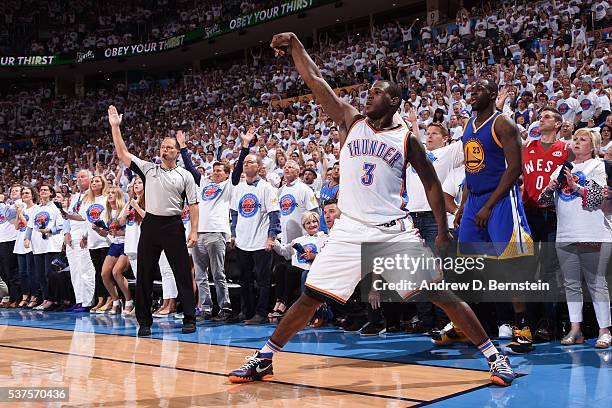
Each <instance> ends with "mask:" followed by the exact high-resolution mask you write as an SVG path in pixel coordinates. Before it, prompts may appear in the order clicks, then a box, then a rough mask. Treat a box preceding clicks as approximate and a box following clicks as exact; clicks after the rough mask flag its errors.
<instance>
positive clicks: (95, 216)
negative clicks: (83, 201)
mask: <svg viewBox="0 0 612 408" xmlns="http://www.w3.org/2000/svg"><path fill="white" fill-rule="evenodd" d="M103 211H104V207H102V205H100V204H93V205H91V206H89V208H88V209H87V211H86V213H87V221H89V222H91V223H92V224H93V223H94V222H96V221H98V220H100V217H101V216H102V212H103Z"/></svg>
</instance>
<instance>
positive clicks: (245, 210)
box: [238, 194, 259, 218]
mask: <svg viewBox="0 0 612 408" xmlns="http://www.w3.org/2000/svg"><path fill="white" fill-rule="evenodd" d="M258 209H259V199H258V198H257V196H256V195H255V194H245V195H243V196H242V198H241V199H240V201H239V202H238V212H239V213H240V215H242V216H243V217H244V218H251V217H252V216H254V215H255V214H257V210H258Z"/></svg>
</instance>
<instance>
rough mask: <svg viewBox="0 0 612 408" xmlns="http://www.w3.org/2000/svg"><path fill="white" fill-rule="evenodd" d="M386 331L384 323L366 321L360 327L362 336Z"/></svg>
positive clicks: (375, 334) (376, 334)
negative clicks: (366, 322)
mask: <svg viewBox="0 0 612 408" xmlns="http://www.w3.org/2000/svg"><path fill="white" fill-rule="evenodd" d="M385 332H386V328H385V325H384V324H373V323H368V324H366V325H365V326H364V327H363V328H362V329H361V335H362V336H378V335H381V334H383V333H385Z"/></svg>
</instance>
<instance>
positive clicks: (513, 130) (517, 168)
mask: <svg viewBox="0 0 612 408" xmlns="http://www.w3.org/2000/svg"><path fill="white" fill-rule="evenodd" d="M494 130H495V134H496V135H497V137H498V139H499V141H500V143H501V144H502V148H503V150H504V156H505V157H506V163H507V166H506V170H505V171H504V174H503V175H502V177H501V180H500V182H499V184H498V185H497V188H496V189H495V190H494V191H493V193H492V194H491V197H489V199H488V200H487V202H486V203H485V205H484V206H483V207H482V209H481V210H480V211H479V212H478V214H476V224H478V226H479V227H480V228H486V226H487V222H488V220H489V216H490V215H491V210H492V209H493V207H494V206H495V204H496V203H497V202H498V201H499V200H500V199H501V198H502V197H504V196H505V195H506V194H508V192H509V191H510V189H511V188H512V186H513V185H514V183H516V180H517V179H518V178H519V177H520V176H521V174H522V172H523V160H522V157H521V136H520V132H519V130H518V127H517V126H516V125H515V124H514V123H513V122H512V121H511V120H510V119H508V118H507V117H506V116H503V115H502V116H500V117H499V119H497V121H496V122H495V128H494Z"/></svg>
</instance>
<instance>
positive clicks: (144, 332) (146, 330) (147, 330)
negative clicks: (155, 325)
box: [138, 326, 151, 337]
mask: <svg viewBox="0 0 612 408" xmlns="http://www.w3.org/2000/svg"><path fill="white" fill-rule="evenodd" d="M150 335H151V326H140V327H139V328H138V337H147V336H150Z"/></svg>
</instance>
